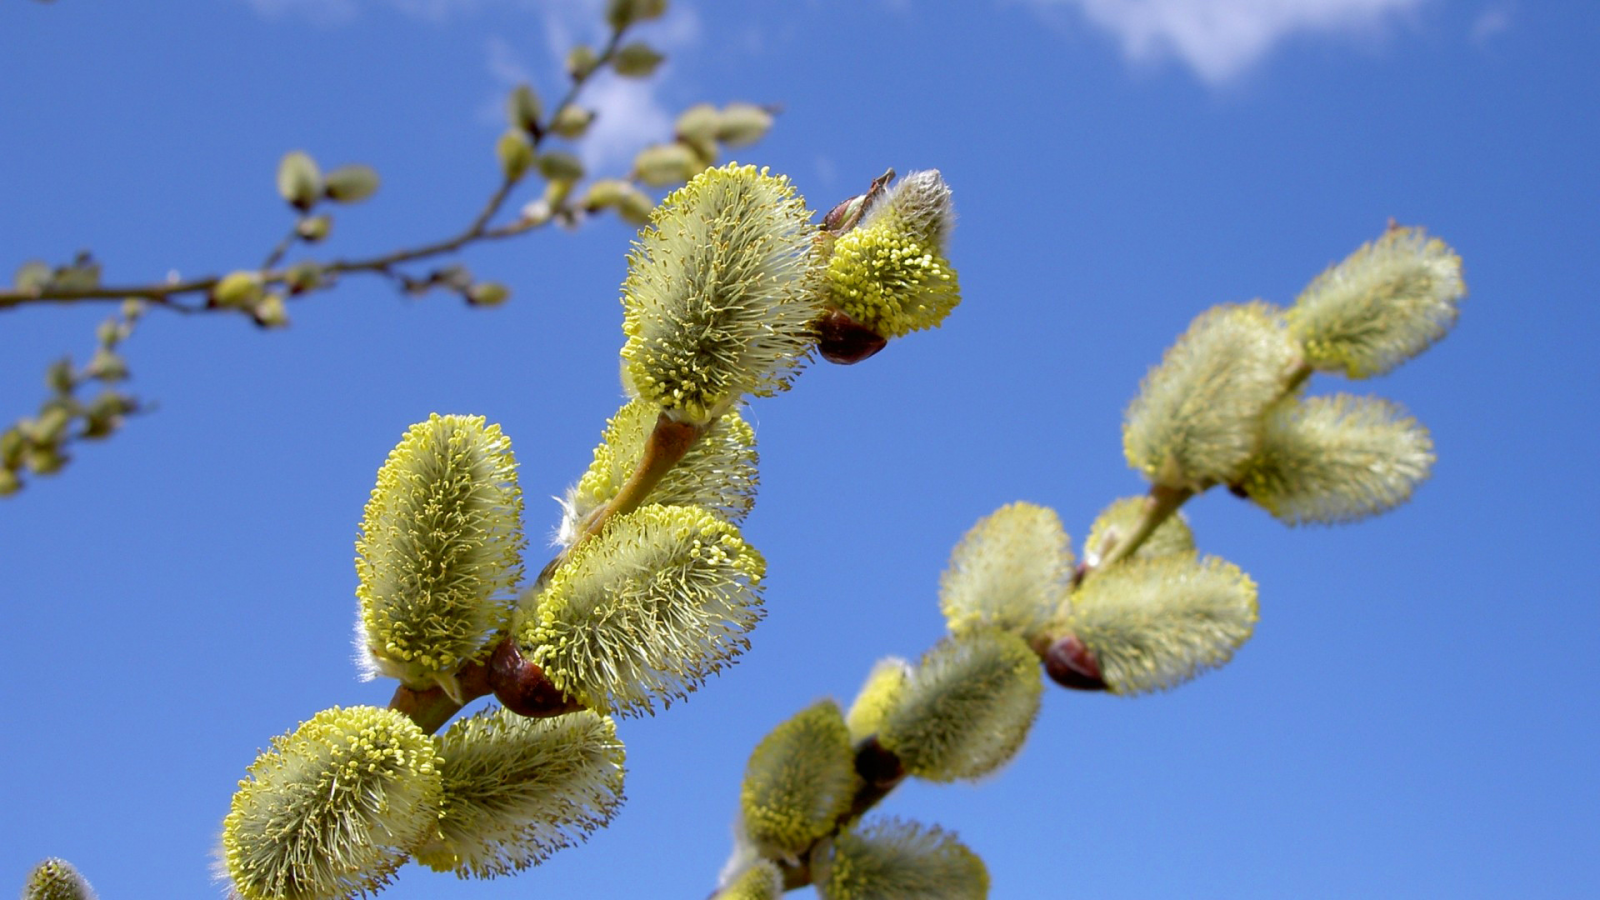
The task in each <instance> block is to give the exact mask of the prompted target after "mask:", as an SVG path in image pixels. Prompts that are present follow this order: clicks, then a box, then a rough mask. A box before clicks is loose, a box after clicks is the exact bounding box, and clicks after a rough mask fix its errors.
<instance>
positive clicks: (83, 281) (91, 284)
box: [50, 252, 100, 291]
mask: <svg viewBox="0 0 1600 900" xmlns="http://www.w3.org/2000/svg"><path fill="white" fill-rule="evenodd" d="M50 283H51V285H52V286H53V287H58V288H65V289H67V290H74V291H82V290H89V289H91V288H95V287H99V286H100V264H99V263H98V262H95V261H94V259H93V258H91V257H90V256H89V254H88V253H86V252H84V253H79V254H78V256H77V258H76V259H74V260H73V261H72V262H71V263H70V264H68V265H65V266H62V267H61V268H59V269H56V271H55V275H54V277H53V278H51V280H50Z"/></svg>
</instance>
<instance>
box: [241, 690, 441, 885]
mask: <svg viewBox="0 0 1600 900" xmlns="http://www.w3.org/2000/svg"><path fill="white" fill-rule="evenodd" d="M441 787H442V783H441V780H440V777H439V758H438V755H437V752H436V751H435V749H434V742H433V739H432V738H430V737H429V736H428V735H426V734H424V733H423V732H422V729H420V728H418V727H417V725H416V723H414V722H412V721H411V720H410V719H408V718H406V717H405V715H404V714H403V713H399V712H396V711H394V710H390V709H377V708H375V707H370V706H356V707H350V708H348V709H339V708H337V707H336V708H334V709H327V710H323V711H322V712H320V713H317V714H316V716H314V717H312V719H311V720H310V721H308V722H305V723H303V724H302V725H301V726H300V727H299V728H297V729H295V731H293V732H292V733H290V734H287V735H283V736H281V737H277V738H274V739H273V741H272V748H271V749H270V750H268V751H267V752H265V753H263V754H261V755H260V756H259V757H257V758H256V761H255V762H254V763H253V764H251V766H250V771H249V778H248V779H246V780H244V781H241V782H239V790H238V792H237V793H235V794H234V795H233V808H232V810H231V811H230V812H229V813H228V816H227V818H225V819H224V820H223V822H222V848H221V859H220V860H219V866H218V868H219V870H221V873H222V874H224V875H225V876H226V877H227V878H228V879H229V880H230V881H231V882H232V886H233V889H234V890H235V891H236V892H237V893H238V895H239V896H240V897H242V898H244V900H282V898H291V897H292V898H296V900H324V898H326V900H335V898H343V897H349V896H352V895H355V894H362V893H369V892H375V891H377V890H378V889H379V888H381V887H383V886H384V885H385V884H387V883H388V880H389V876H390V875H391V874H392V873H393V872H394V870H395V869H397V868H399V866H400V864H401V863H403V862H405V860H406V856H407V854H408V853H409V852H410V851H411V849H412V848H413V847H415V846H416V845H417V844H418V843H420V842H421V841H422V840H423V839H425V838H426V837H428V836H429V835H430V834H431V833H432V832H433V830H434V828H435V823H436V822H437V821H438V818H439V803H440V794H441Z"/></svg>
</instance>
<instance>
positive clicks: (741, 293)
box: [217, 164, 959, 900]
mask: <svg viewBox="0 0 1600 900" xmlns="http://www.w3.org/2000/svg"><path fill="white" fill-rule="evenodd" d="M891 177H892V173H891V175H890V176H886V177H885V178H884V179H880V181H879V182H875V183H874V185H873V190H872V191H870V192H869V193H868V194H864V195H863V196H861V197H857V198H854V199H853V200H851V201H847V202H846V203H845V204H842V205H841V207H840V208H839V209H837V210H835V211H834V213H831V214H830V215H829V216H828V217H827V218H826V219H824V220H823V222H822V224H821V225H817V224H813V222H812V214H811V213H810V211H808V210H807V208H806V206H805V204H804V202H803V201H802V200H801V199H800V198H799V197H798V196H797V195H796V194H795V192H794V189H793V187H792V186H791V185H790V184H789V182H788V181H787V180H786V179H784V178H781V177H776V176H772V175H770V174H768V173H767V172H766V171H765V170H758V169H756V168H754V167H751V166H738V165H732V164H730V165H728V166H724V167H722V168H717V169H709V170H706V171H705V172H702V173H701V174H700V175H698V176H697V177H695V178H694V179H693V180H692V181H690V182H689V183H688V184H687V185H685V186H684V187H683V188H681V189H679V190H678V191H675V192H674V193H672V194H670V195H669V196H668V197H667V198H666V199H665V200H664V201H663V202H662V204H661V205H660V206H659V207H658V208H657V209H656V210H655V211H654V212H653V213H652V214H651V216H650V224H649V227H647V228H646V229H644V230H643V231H642V232H641V233H640V235H639V238H638V241H637V242H636V244H635V248H634V250H633V253H632V255H631V256H630V258H629V268H628V276H627V280H626V281H625V282H624V284H623V290H622V293H623V306H624V311H625V314H624V322H623V330H624V332H625V334H626V336H627V341H626V344H625V346H624V347H623V349H622V359H623V373H624V374H623V380H624V383H625V384H624V386H625V389H626V392H627V394H628V395H629V398H630V399H629V400H628V401H627V403H626V404H625V405H623V407H622V408H621V409H620V410H618V412H617V413H616V415H615V416H614V417H613V418H612V419H611V420H610V421H609V423H608V424H607V427H606V429H605V434H604V439H603V441H602V443H601V444H600V446H599V447H597V448H596V450H595V453H594V461H593V463H592V464H591V465H590V467H589V469H588V471H587V472H585V473H584V474H583V476H582V477H581V478H580V479H579V480H578V482H577V484H576V485H575V486H573V488H572V489H571V490H570V491H569V492H568V495H567V497H566V500H565V501H564V504H563V505H564V517H563V521H562V524H561V527H560V530H559V543H560V544H561V547H560V551H559V554H558V556H557V557H556V559H555V560H553V561H552V562H551V563H550V565H548V566H546V567H545V568H544V570H543V571H542V572H541V573H540V574H539V575H538V576H537V577H535V578H534V579H533V580H532V582H531V584H524V583H523V563H522V551H523V549H524V547H525V544H526V540H525V538H524V536H523V535H524V531H523V527H522V522H521V513H522V497H521V491H520V489H519V487H518V484H517V469H516V461H515V459H514V458H513V456H512V452H511V446H510V441H509V440H508V439H507V437H506V436H505V435H503V434H502V433H501V431H500V429H499V427H498V426H494V425H490V424H487V423H485V421H484V420H483V419H482V418H477V417H470V416H455V415H449V416H441V415H434V416H432V417H430V418H429V419H428V420H427V421H425V422H422V423H419V424H417V425H415V426H413V427H412V428H411V429H410V430H409V431H408V432H407V433H406V434H405V436H404V437H403V439H402V440H401V441H400V443H399V445H398V446H397V447H396V448H395V450H394V452H393V453H392V454H391V455H390V457H389V459H388V461H387V462H386V463H385V464H384V465H383V467H382V469H381V470H380V471H379V473H378V480H377V486H376V487H375V488H374V489H373V492H372V495H371V499H370V501H369V502H368V503H367V508H366V515H365V518H364V519H363V521H362V526H361V534H360V538H359V540H358V541H357V545H356V549H357V559H356V568H357V572H358V574H359V576H360V584H359V587H358V588H357V592H356V593H357V598H358V601H359V616H358V621H357V626H356V645H357V651H358V658H359V661H360V663H361V665H362V667H363V669H364V670H365V672H366V674H367V675H368V676H369V677H378V676H387V677H391V678H394V679H397V680H398V681H399V682H400V684H401V687H400V688H399V690H397V694H396V697H397V702H396V703H394V704H391V708H387V709H380V708H376V707H352V708H342V709H341V708H334V709H328V710H324V711H323V712H320V713H318V714H317V715H315V716H313V717H312V718H311V719H310V720H309V721H307V722H305V723H303V724H301V725H300V726H299V727H298V728H296V729H295V730H293V731H292V732H290V733H288V734H286V735H283V736H281V737H279V738H277V739H275V740H274V741H273V743H272V746H271V747H270V748H269V749H268V750H267V751H266V752H264V753H262V754H261V755H260V756H259V757H258V758H257V760H256V761H255V763H254V764H253V765H252V766H251V767H250V770H249V776H248V777H247V778H246V779H245V780H243V781H241V782H240V784H239V790H238V792H237V793H236V794H235V795H234V798H233V805H232V810H231V811H230V812H229V813H228V815H227V817H226V819H225V820H224V822H223V834H222V846H221V850H220V851H219V860H218V867H217V868H218V872H219V876H220V877H221V878H223V879H224V880H225V881H226V882H227V883H228V885H229V886H230V889H231V890H232V891H233V892H234V893H235V894H236V895H237V896H240V897H244V898H248V900H267V898H296V900H312V898H337V897H346V896H351V895H355V894H360V893H365V892H371V891H375V890H378V889H380V888H381V887H382V886H383V885H384V884H386V883H387V881H388V879H389V878H390V876H391V875H392V874H393V873H394V871H395V870H396V869H397V868H398V867H399V866H401V865H402V864H403V863H405V862H406V861H407V860H409V859H415V860H416V861H418V862H420V863H422V864H424V865H427V866H429V867H432V868H434V869H436V870H441V871H453V872H455V873H457V874H458V875H461V876H463V877H467V876H472V877H492V876H495V875H499V874H504V873H507V872H511V871H515V870H519V869H522V868H525V867H527V866H529V865H532V864H535V863H537V862H539V861H540V860H541V859H543V858H545V857H546V856H548V855H549V854H550V853H551V852H553V851H555V850H557V849H560V848H562V847H565V846H568V845H570V844H573V843H575V842H576V841H578V840H581V839H582V838H583V837H584V836H586V835H587V834H588V833H589V832H590V831H592V830H593V829H595V828H598V827H600V826H603V825H604V824H605V823H606V822H607V821H608V820H609V819H610V818H611V816H612V815H613V814H614V812H615V811H616V809H617V807H618V806H619V804H620V803H621V800H622V787H623V758H624V751H623V745H622V743H621V742H620V741H619V740H618V738H617V735H616V729H615V725H614V723H613V719H612V717H613V716H617V717H624V716H632V715H639V714H642V713H653V712H654V711H655V709H656V708H657V706H658V705H659V706H666V705H667V704H669V703H670V702H671V701H672V700H674V699H678V698H683V697H685V696H686V695H687V694H688V693H690V692H692V691H693V690H695V689H696V688H697V687H698V686H699V685H700V684H701V683H703V681H704V680H705V678H707V677H708V676H709V675H711V674H713V673H715V672H717V671H718V670H719V669H721V668H722V667H724V666H725V665H727V664H728V663H729V662H730V661H731V660H733V658H734V657H736V656H737V655H738V654H739V653H741V652H742V651H743V650H744V649H745V648H746V647H747V646H748V638H747V635H748V633H749V632H750V630H751V629H752V628H753V627H754V626H755V625H756V623H757V622H758V621H759V619H760V618H761V615H762V611H761V588H762V578H763V574H764V569H765V563H764V561H763V559H762V557H761V555H760V553H758V552H757V551H756V550H755V549H754V548H753V547H751V546H750V545H749V544H747V543H746V542H745V541H744V539H743V537H742V536H741V534H740V530H739V524H740V521H741V520H742V519H743V517H744V516H745V514H746V513H748V512H749V510H750V508H751V506H752V505H753V502H754V492H755V487H756V482H757V474H756V452H755V435H754V433H753V431H752V430H751V428H750V426H749V425H748V424H747V423H746V422H745V421H744V419H743V418H742V417H741V414H740V409H741V407H742V406H743V404H744V403H745V401H746V399H747V398H749V397H751V396H767V395H770V394H773V393H775V392H777V391H780V390H783V389H785V388H787V387H788V386H789V383H790V381H791V380H792V379H793V377H794V376H795V374H796V373H797V372H798V371H799V369H800V368H801V366H802V365H803V363H804V362H805V361H806V360H807V358H808V357H809V356H810V355H811V352H812V350H813V349H817V348H819V346H820V348H821V350H822V351H823V352H824V354H825V355H828V356H829V357H830V358H845V357H848V358H850V359H851V360H853V359H858V358H864V357H865V356H866V355H870V352H873V351H875V350H876V349H877V348H878V347H881V346H882V345H883V343H884V341H885V340H886V339H888V338H891V337H896V336H900V335H903V334H906V333H908V332H910V331H913V330H917V329H922V328H931V327H934V326H936V325H937V324H939V322H940V321H941V320H942V319H943V318H944V317H945V315H946V314H947V313H949V311H950V310H951V309H952V308H953V307H954V306H955V305H956V303H957V302H958V299H959V296H958V292H957V288H956V280H955V278H956V276H955V272H954V270H953V269H951V267H950V265H949V263H948V261H947V260H946V259H945V256H944V253H945V250H944V248H945V243H946V240H947V238H948V236H949V232H950V228H951V224H952V213H951V211H950V199H949V197H950V192H949V190H948V188H946V187H945V185H944V182H943V180H942V179H941V178H940V177H939V174H938V173H937V172H920V173H914V174H912V175H910V176H907V177H906V178H904V179H902V180H901V181H900V182H898V183H897V184H895V185H894V186H892V187H890V186H889V184H888V182H889V180H890V178H891ZM489 693H493V694H495V695H496V697H497V698H498V699H499V700H500V701H501V702H500V704H498V705H492V706H491V707H490V708H489V709H487V710H486V711H484V712H481V713H478V714H476V715H472V716H468V717H465V718H460V719H457V720H456V721H455V722H454V723H453V724H450V725H449V727H448V728H446V729H445V730H444V731H443V732H442V733H441V734H437V735H435V734H434V733H433V732H434V731H436V730H437V729H439V728H440V727H442V726H443V725H444V724H445V722H446V721H447V720H448V719H449V718H450V717H451V715H453V714H454V712H456V711H458V710H459V709H460V708H461V706H463V705H464V704H465V703H467V702H470V701H471V700H472V699H474V698H476V697H480V696H484V695H486V694H489ZM401 697H406V698H409V699H408V700H407V701H406V702H404V703H402V702H399V700H400V698H401ZM422 697H426V698H431V699H429V700H428V702H427V703H426V704H423V703H421V702H420V701H418V700H417V698H422ZM424 707H426V709H427V711H426V712H425V713H418V710H420V709H423V708H424ZM441 707H442V708H443V709H445V713H444V714H443V715H439V714H437V711H438V710H439V709H440V708H441Z"/></svg>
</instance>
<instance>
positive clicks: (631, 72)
mask: <svg viewBox="0 0 1600 900" xmlns="http://www.w3.org/2000/svg"><path fill="white" fill-rule="evenodd" d="M665 59H666V57H665V56H662V55H661V54H660V53H657V52H656V51H655V49H654V48H653V47H651V46H650V45H649V44H646V43H644V42H643V41H634V42H633V43H631V44H627V45H625V46H623V47H622V49H620V50H618V51H617V55H616V57H615V58H614V59H613V60H612V63H611V67H612V68H613V69H615V70H616V72H617V74H618V75H621V76H622V77H623V78H649V77H650V76H651V75H653V74H655V71H656V67H657V66H659V65H661V63H662V61H663V60H665Z"/></svg>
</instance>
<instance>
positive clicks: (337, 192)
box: [322, 163, 378, 203]
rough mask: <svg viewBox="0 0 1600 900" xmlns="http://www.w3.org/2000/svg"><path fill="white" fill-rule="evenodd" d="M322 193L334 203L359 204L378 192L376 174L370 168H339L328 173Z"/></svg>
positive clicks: (355, 166)
mask: <svg viewBox="0 0 1600 900" xmlns="http://www.w3.org/2000/svg"><path fill="white" fill-rule="evenodd" d="M322 190H323V193H324V194H326V195H327V197H328V199H329V200H332V201H333V202H335V203H360V202H361V201H363V200H365V199H367V198H368V197H371V196H372V195H373V194H375V193H377V192H378V173H377V171H376V170H375V169H373V168H372V167H371V166H366V165H361V164H359V163H358V164H355V165H349V166H340V167H339V168H337V169H334V170H333V171H332V172H329V173H328V176H327V178H326V179H324V182H323V186H322Z"/></svg>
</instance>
